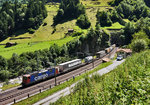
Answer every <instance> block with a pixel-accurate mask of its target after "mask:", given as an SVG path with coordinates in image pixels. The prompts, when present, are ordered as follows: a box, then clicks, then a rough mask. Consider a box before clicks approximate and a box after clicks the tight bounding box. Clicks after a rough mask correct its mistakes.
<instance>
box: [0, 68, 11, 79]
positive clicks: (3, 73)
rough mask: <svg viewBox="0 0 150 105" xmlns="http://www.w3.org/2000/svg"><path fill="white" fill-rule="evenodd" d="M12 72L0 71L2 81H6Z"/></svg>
mask: <svg viewBox="0 0 150 105" xmlns="http://www.w3.org/2000/svg"><path fill="white" fill-rule="evenodd" d="M9 75H10V72H9V71H7V70H2V71H0V80H1V81H5V80H7V79H8V78H9Z"/></svg>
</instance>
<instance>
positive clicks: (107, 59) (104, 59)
mask: <svg viewBox="0 0 150 105" xmlns="http://www.w3.org/2000/svg"><path fill="white" fill-rule="evenodd" d="M102 60H103V61H105V62H109V61H110V59H109V58H103V59H102Z"/></svg>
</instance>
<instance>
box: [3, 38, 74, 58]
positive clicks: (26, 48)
mask: <svg viewBox="0 0 150 105" xmlns="http://www.w3.org/2000/svg"><path fill="white" fill-rule="evenodd" d="M74 38H75V37H67V38H63V39H59V40H53V41H44V42H31V43H22V44H19V45H17V46H13V47H8V48H5V47H4V46H0V55H2V56H3V57H5V58H10V57H11V56H12V54H13V53H16V54H18V55H20V54H21V53H23V52H33V51H36V50H40V49H46V48H49V47H50V45H52V44H54V43H56V44H58V45H59V46H62V45H63V44H65V43H67V42H69V41H71V40H73V39H74Z"/></svg>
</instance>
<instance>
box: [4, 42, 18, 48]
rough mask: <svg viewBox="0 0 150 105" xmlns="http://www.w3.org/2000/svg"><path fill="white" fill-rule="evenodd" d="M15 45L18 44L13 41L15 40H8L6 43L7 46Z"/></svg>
mask: <svg viewBox="0 0 150 105" xmlns="http://www.w3.org/2000/svg"><path fill="white" fill-rule="evenodd" d="M15 45H17V43H16V42H15V43H13V42H7V43H6V47H11V46H15Z"/></svg>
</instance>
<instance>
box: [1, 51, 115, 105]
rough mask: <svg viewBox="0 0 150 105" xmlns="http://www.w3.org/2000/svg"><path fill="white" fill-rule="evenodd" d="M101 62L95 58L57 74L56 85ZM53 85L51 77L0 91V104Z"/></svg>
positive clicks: (53, 79)
mask: <svg viewBox="0 0 150 105" xmlns="http://www.w3.org/2000/svg"><path fill="white" fill-rule="evenodd" d="M115 52H116V48H115V49H114V50H112V51H111V52H110V53H109V54H107V55H106V56H104V57H108V58H109V57H110V56H111V54H113V53H115ZM101 63H102V60H101V59H98V60H95V61H94V63H90V64H88V65H85V66H82V67H80V68H78V69H76V70H73V71H71V72H68V73H65V74H63V75H59V76H57V77H56V79H57V85H59V84H60V83H62V82H65V81H67V80H68V79H70V78H72V77H73V76H77V75H80V74H82V73H84V72H86V71H87V70H91V69H93V65H94V66H95V67H96V66H98V65H99V64H101ZM53 86H55V78H52V79H50V80H47V81H44V82H40V83H38V84H35V85H32V86H30V87H27V88H21V86H20V87H18V88H15V89H13V90H10V91H6V92H2V93H0V105H5V104H9V103H12V102H15V101H16V100H19V99H22V98H24V97H27V96H28V97H30V95H32V94H35V93H37V92H41V91H42V90H45V89H49V88H52V87H53Z"/></svg>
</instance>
